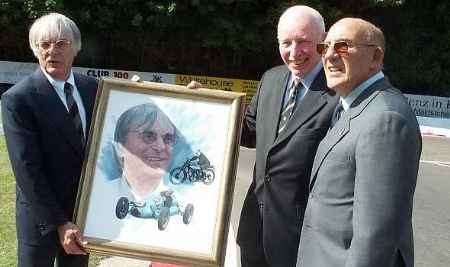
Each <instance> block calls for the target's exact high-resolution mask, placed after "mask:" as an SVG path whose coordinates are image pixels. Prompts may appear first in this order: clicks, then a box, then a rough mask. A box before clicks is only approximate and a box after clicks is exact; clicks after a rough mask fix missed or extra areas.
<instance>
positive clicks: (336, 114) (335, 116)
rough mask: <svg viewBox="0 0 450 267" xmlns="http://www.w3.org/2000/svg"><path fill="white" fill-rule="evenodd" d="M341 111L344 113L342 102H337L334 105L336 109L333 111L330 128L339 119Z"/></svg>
mask: <svg viewBox="0 0 450 267" xmlns="http://www.w3.org/2000/svg"><path fill="white" fill-rule="evenodd" d="M343 111H344V106H342V102H341V101H339V102H338V104H337V105H336V108H335V109H334V112H333V117H332V118H331V127H333V126H334V125H335V124H336V122H337V121H338V120H339V118H340V117H341V115H342V112H343ZM331 127H330V128H331Z"/></svg>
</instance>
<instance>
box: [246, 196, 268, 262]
mask: <svg viewBox="0 0 450 267" xmlns="http://www.w3.org/2000/svg"><path fill="white" fill-rule="evenodd" d="M263 209H264V205H263V204H262V203H257V211H258V212H259V216H257V224H258V226H255V229H260V231H258V239H259V240H260V242H257V243H258V245H257V247H255V248H252V249H251V252H250V251H246V249H245V248H241V266H242V267H270V265H269V263H267V261H266V256H265V254H264V244H263V237H262V233H263V231H262V229H263V220H262V217H263Z"/></svg>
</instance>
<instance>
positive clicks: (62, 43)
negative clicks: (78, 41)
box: [38, 39, 72, 50]
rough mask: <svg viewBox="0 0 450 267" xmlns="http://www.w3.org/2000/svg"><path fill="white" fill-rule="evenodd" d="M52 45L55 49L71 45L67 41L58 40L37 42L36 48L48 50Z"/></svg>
mask: <svg viewBox="0 0 450 267" xmlns="http://www.w3.org/2000/svg"><path fill="white" fill-rule="evenodd" d="M52 44H53V47H54V48H55V49H64V48H67V47H69V46H70V45H71V44H72V42H71V41H69V40H65V39H60V40H56V41H39V42H38V46H39V48H40V49H42V50H48V49H50V47H51V46H52Z"/></svg>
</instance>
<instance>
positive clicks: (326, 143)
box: [309, 112, 351, 191]
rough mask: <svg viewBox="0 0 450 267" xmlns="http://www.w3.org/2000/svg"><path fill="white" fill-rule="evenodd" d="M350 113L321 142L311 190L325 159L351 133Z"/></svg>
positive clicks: (313, 171)
mask: <svg viewBox="0 0 450 267" xmlns="http://www.w3.org/2000/svg"><path fill="white" fill-rule="evenodd" d="M350 117H351V116H350V112H345V113H344V114H343V115H342V116H341V118H340V119H339V121H338V122H337V123H336V124H335V125H334V127H333V128H331V129H330V130H329V131H328V133H327V135H326V136H325V137H324V138H323V140H322V141H321V142H320V144H319V147H318V148H317V152H316V156H315V158H314V163H313V167H312V171H311V179H310V185H309V189H310V191H311V190H312V187H313V185H314V182H315V181H316V176H317V171H318V170H319V168H320V166H321V165H322V163H323V161H324V159H325V157H326V156H327V155H328V153H329V152H330V151H331V149H333V147H334V146H335V145H336V144H337V143H338V142H339V141H340V140H341V139H342V138H343V137H344V136H345V135H346V134H347V133H348V132H349V131H350V119H351V118H350Z"/></svg>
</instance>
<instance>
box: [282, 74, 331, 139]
mask: <svg viewBox="0 0 450 267" xmlns="http://www.w3.org/2000/svg"><path fill="white" fill-rule="evenodd" d="M323 75H324V73H323V70H322V71H321V72H319V74H318V75H317V77H316V78H315V79H314V82H313V84H311V87H310V88H309V90H308V93H307V94H306V95H305V97H304V98H303V99H302V101H300V102H298V103H297V104H296V107H295V109H294V113H293V114H292V117H291V118H290V120H289V121H288V123H287V125H286V129H285V130H284V131H283V132H281V133H280V135H279V136H278V138H277V140H276V142H275V145H276V144H278V143H280V142H282V141H283V140H284V139H286V138H288V137H289V136H291V135H292V134H293V133H294V132H295V131H296V130H297V129H298V128H300V127H301V126H302V125H303V124H304V123H305V122H306V121H308V120H309V119H310V118H311V117H313V116H314V114H316V113H317V112H319V110H321V109H322V107H323V106H324V105H326V104H327V102H328V100H327V98H326V97H325V96H324V95H325V94H326V92H325V91H324V88H326V85H325V79H324V77H323ZM279 110H280V112H281V104H280V109H279ZM279 117H280V113H278V118H279ZM275 128H276V129H278V121H277V127H275Z"/></svg>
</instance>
